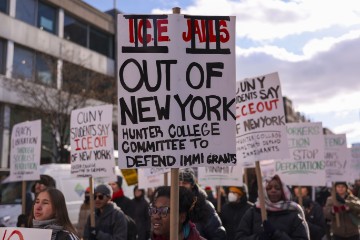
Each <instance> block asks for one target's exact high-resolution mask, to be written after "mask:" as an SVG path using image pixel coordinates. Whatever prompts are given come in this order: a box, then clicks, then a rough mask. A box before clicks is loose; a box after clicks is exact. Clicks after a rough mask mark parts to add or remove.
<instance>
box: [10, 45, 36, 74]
mask: <svg viewBox="0 0 360 240" xmlns="http://www.w3.org/2000/svg"><path fill="white" fill-rule="evenodd" d="M34 59H35V53H34V52H33V51H31V50H27V49H25V48H22V47H19V46H17V45H15V48H14V62H13V77H15V78H21V79H24V80H32V79H33V72H34Z"/></svg>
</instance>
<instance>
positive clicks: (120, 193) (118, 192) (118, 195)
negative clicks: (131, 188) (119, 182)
mask: <svg viewBox="0 0 360 240" xmlns="http://www.w3.org/2000/svg"><path fill="white" fill-rule="evenodd" d="M123 196H124V191H123V190H122V188H120V190H119V191H117V192H114V193H113V195H112V198H111V200H114V199H117V198H121V197H123Z"/></svg>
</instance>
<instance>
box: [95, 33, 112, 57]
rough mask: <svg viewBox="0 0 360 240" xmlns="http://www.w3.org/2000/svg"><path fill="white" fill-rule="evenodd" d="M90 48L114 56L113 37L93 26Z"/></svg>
mask: <svg viewBox="0 0 360 240" xmlns="http://www.w3.org/2000/svg"><path fill="white" fill-rule="evenodd" d="M89 48H90V49H91V50H94V51H96V52H98V53H101V54H104V55H105V56H108V57H111V58H112V52H113V51H112V37H111V36H110V35H109V34H106V33H104V32H102V31H100V30H97V29H95V28H92V27H91V28H90V46H89Z"/></svg>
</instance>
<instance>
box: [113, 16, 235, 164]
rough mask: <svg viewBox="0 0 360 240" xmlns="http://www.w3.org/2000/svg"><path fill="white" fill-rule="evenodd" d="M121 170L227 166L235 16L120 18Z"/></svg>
mask: <svg viewBox="0 0 360 240" xmlns="http://www.w3.org/2000/svg"><path fill="white" fill-rule="evenodd" d="M117 27H118V31H117V32H118V34H117V36H118V56H117V59H118V68H117V69H118V98H119V104H118V107H119V109H118V114H119V117H118V121H119V123H118V127H119V131H118V132H119V167H120V168H151V167H155V168H161V167H167V168H178V167H194V166H233V165H235V164H236V154H235V133H234V129H235V100H234V89H235V38H236V35H235V17H228V16H224V17H222V16H189V15H181V14H174V15H118V25H117Z"/></svg>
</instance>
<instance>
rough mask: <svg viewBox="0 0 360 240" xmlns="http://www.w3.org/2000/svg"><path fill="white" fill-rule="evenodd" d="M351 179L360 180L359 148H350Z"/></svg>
mask: <svg viewBox="0 0 360 240" xmlns="http://www.w3.org/2000/svg"><path fill="white" fill-rule="evenodd" d="M350 151H351V159H352V167H351V169H352V172H353V179H360V146H352V147H351V149H350Z"/></svg>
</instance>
